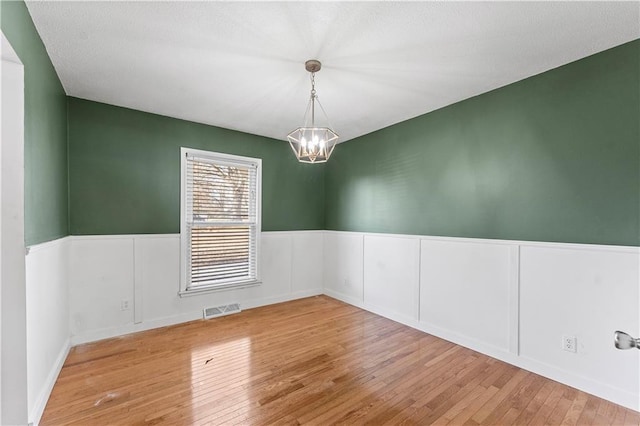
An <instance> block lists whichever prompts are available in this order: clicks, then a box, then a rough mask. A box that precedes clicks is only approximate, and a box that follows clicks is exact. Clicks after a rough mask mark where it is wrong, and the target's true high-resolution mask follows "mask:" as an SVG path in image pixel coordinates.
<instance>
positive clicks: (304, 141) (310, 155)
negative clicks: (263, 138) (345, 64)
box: [287, 59, 338, 163]
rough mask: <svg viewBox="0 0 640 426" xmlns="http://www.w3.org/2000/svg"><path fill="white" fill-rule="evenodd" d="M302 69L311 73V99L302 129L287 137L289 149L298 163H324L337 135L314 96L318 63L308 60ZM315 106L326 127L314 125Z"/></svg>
mask: <svg viewBox="0 0 640 426" xmlns="http://www.w3.org/2000/svg"><path fill="white" fill-rule="evenodd" d="M304 67H305V68H306V70H307V71H309V72H310V73H311V98H310V99H309V104H308V105H307V111H306V112H305V114H304V120H303V124H302V127H298V128H297V129H295V130H294V131H292V132H291V133H289V134H288V135H287V139H289V144H290V145H291V149H293V152H294V154H295V155H296V158H298V161H300V162H303V163H324V162H326V161H327V160H328V159H329V157H330V156H331V153H332V152H333V148H334V147H335V146H336V142H337V141H338V135H337V134H336V132H334V131H333V130H331V125H330V124H329V118H328V117H327V113H326V112H325V111H324V108H323V107H322V104H320V100H319V99H318V95H317V94H316V80H315V76H316V72H318V71H320V68H321V67H322V64H321V63H320V61H318V60H315V59H310V60H308V61H307V62H305V63H304ZM316 104H317V105H318V107H320V111H322V114H323V115H324V122H325V124H326V126H318V125H316Z"/></svg>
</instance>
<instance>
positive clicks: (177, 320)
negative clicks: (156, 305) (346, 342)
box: [71, 288, 323, 346]
mask: <svg viewBox="0 0 640 426" xmlns="http://www.w3.org/2000/svg"><path fill="white" fill-rule="evenodd" d="M320 294H323V291H322V289H321V288H318V289H313V290H305V291H299V292H296V293H291V294H284V295H281V296H275V297H268V298H264V299H255V300H249V301H246V302H243V303H242V309H243V310H246V309H252V308H257V307H260V306H266V305H272V304H274V303H281V302H288V301H290V300H296V299H302V298H305V297H311V296H317V295H320ZM198 319H202V311H201V310H197V311H191V312H185V313H182V314H179V315H172V316H168V317H163V318H155V319H152V320H148V321H143V322H141V323H138V324H133V323H131V324H126V325H123V326H120V327H110V328H104V329H101V330H94V331H91V332H88V333H83V334H79V335H75V336H72V337H71V345H72V346H77V345H81V344H84V343H91V342H96V341H98V340H104V339H110V338H113V337H120V336H124V335H126V334H131V333H138V332H140V331H147V330H152V329H154V328H161V327H167V326H170V325H176V324H181V323H184V322H189V321H195V320H198Z"/></svg>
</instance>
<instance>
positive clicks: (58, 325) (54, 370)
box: [25, 237, 70, 424]
mask: <svg viewBox="0 0 640 426" xmlns="http://www.w3.org/2000/svg"><path fill="white" fill-rule="evenodd" d="M69 243H70V241H69V238H68V237H67V238H61V239H58V240H54V241H49V242H46V243H43V244H38V245H35V246H32V247H31V248H30V250H29V254H28V255H27V256H26V259H25V268H26V270H25V272H26V297H27V298H26V300H27V395H28V407H29V422H31V423H33V424H37V423H38V422H39V421H40V417H41V416H42V413H43V411H44V408H45V406H46V404H47V401H48V399H49V394H50V393H51V390H52V389H53V385H54V384H55V382H56V379H57V378H58V374H59V373H60V370H61V369H62V365H63V364H64V361H65V359H66V357H67V353H68V352H69V347H70V346H69V334H70V331H69V299H68V288H67V285H68V284H67V283H68V280H69V276H68V262H67V261H68V249H69Z"/></svg>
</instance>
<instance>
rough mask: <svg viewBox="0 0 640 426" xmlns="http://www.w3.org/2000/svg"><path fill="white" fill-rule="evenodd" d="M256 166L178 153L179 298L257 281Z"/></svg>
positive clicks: (234, 158) (242, 159) (248, 161)
mask: <svg viewBox="0 0 640 426" xmlns="http://www.w3.org/2000/svg"><path fill="white" fill-rule="evenodd" d="M259 180H260V160H256V159H251V158H246V157H237V156H229V155H223V154H216V153H208V152H203V151H196V150H187V149H183V224H182V240H183V246H184V247H183V251H184V253H183V259H184V264H185V267H184V268H183V272H184V274H185V277H184V278H185V279H184V281H185V284H184V285H183V286H182V290H183V291H185V292H188V291H193V290H203V289H215V288H226V287H230V286H236V285H243V284H248V283H252V282H257V281H258V238H259V233H260V220H259V219H260V198H259V192H260V191H259V188H260V182H259Z"/></svg>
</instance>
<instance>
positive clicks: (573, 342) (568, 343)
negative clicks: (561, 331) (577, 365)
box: [562, 335, 578, 353]
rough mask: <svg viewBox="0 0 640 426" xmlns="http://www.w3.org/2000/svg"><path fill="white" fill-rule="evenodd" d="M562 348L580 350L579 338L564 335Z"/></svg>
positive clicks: (570, 350) (569, 350)
mask: <svg viewBox="0 0 640 426" xmlns="http://www.w3.org/2000/svg"><path fill="white" fill-rule="evenodd" d="M562 349H563V350H565V351H567V352H572V353H576V352H578V339H577V338H576V336H569V335H564V336H562Z"/></svg>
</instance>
